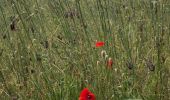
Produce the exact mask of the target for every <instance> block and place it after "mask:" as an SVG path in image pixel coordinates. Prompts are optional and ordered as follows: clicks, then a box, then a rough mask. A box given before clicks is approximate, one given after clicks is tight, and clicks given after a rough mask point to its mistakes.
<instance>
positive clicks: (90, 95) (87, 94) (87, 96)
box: [79, 88, 96, 100]
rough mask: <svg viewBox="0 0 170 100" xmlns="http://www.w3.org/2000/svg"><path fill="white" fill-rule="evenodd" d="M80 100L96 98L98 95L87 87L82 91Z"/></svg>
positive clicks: (94, 99) (93, 99)
mask: <svg viewBox="0 0 170 100" xmlns="http://www.w3.org/2000/svg"><path fill="white" fill-rule="evenodd" d="M79 100H96V97H95V95H94V94H93V93H91V92H90V91H89V90H88V89H87V88H84V89H83V90H82V91H81V93H80V97H79Z"/></svg>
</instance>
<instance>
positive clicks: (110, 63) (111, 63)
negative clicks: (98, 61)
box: [107, 57, 113, 68]
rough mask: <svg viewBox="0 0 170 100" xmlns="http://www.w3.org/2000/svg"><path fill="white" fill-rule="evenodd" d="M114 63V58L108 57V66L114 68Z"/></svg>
mask: <svg viewBox="0 0 170 100" xmlns="http://www.w3.org/2000/svg"><path fill="white" fill-rule="evenodd" d="M112 65H113V60H112V58H111V57H110V58H109V59H108V61H107V66H108V67H109V68H112Z"/></svg>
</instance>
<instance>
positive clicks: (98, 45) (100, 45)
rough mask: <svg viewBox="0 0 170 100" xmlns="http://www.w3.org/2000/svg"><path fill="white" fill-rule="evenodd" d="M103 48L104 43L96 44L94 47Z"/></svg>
mask: <svg viewBox="0 0 170 100" xmlns="http://www.w3.org/2000/svg"><path fill="white" fill-rule="evenodd" d="M102 46H104V42H101V41H100V42H96V47H102Z"/></svg>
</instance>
